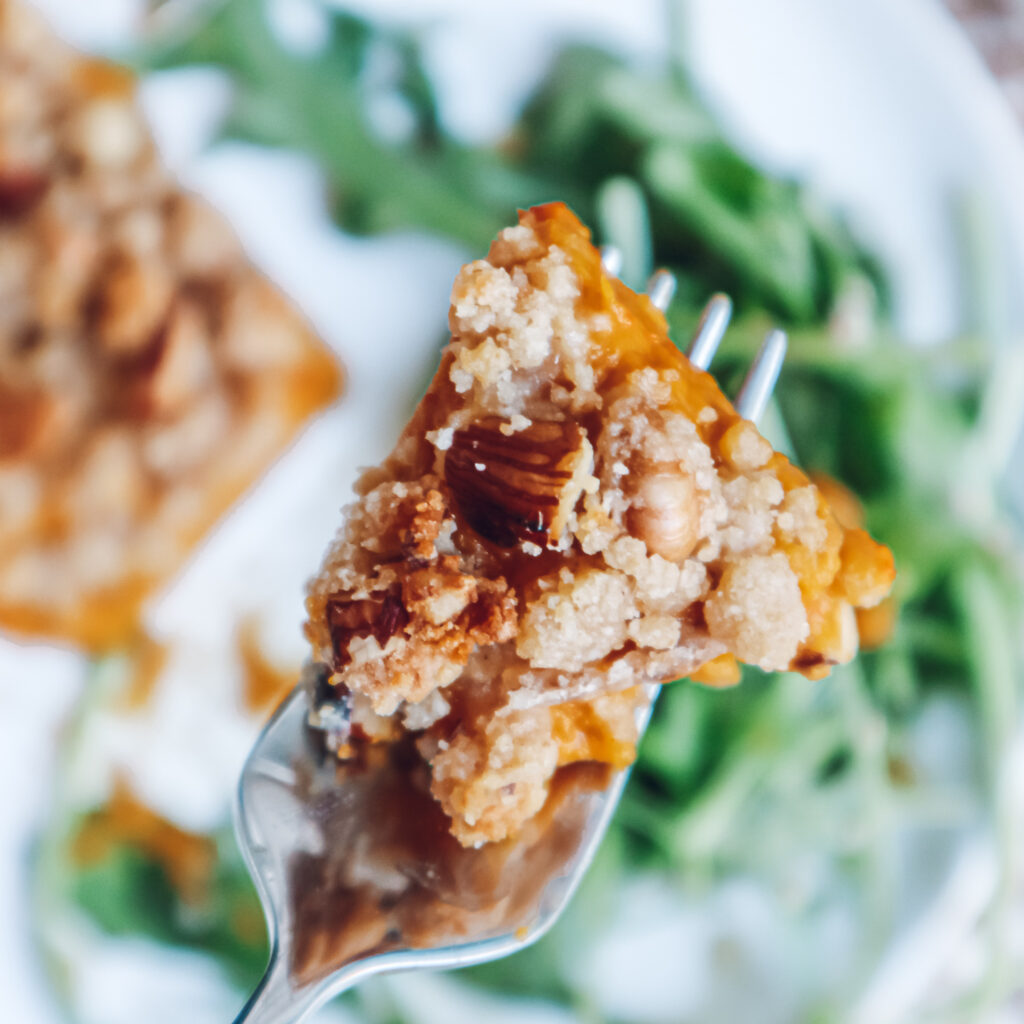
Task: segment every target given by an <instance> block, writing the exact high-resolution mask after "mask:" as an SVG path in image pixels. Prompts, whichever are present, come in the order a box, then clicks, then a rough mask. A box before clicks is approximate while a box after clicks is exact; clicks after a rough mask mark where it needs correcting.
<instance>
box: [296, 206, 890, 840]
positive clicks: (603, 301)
mask: <svg viewBox="0 0 1024 1024" xmlns="http://www.w3.org/2000/svg"><path fill="white" fill-rule="evenodd" d="M450 326H451V332H452V340H451V344H450V345H449V346H448V348H447V349H446V351H445V353H444V358H443V360H442V363H441V367H440V369H439V371H438V373H437V376H436V377H435V379H434V381H433V383H432V385H431V387H430V389H429V391H428V393H427V395H426V397H425V398H424V400H423V402H422V403H421V404H420V406H419V408H418V410H417V411H416V413H415V414H414V416H413V418H412V421H411V422H410V424H409V425H408V427H407V428H406V430H405V432H404V433H403V435H402V437H401V439H400V440H399V442H398V445H397V446H396V448H395V450H394V452H393V453H392V455H391V456H390V458H389V459H388V460H387V461H386V462H385V463H384V465H383V466H382V467H380V468H379V469H375V470H372V471H370V472H368V473H367V474H366V475H365V476H364V477H363V479H362V480H361V481H360V483H359V484H358V485H357V492H358V494H359V498H358V500H357V502H356V504H355V505H353V506H352V507H351V508H350V509H349V510H348V515H347V520H346V524H345V526H344V528H343V530H342V531H341V533H340V534H339V536H338V538H337V540H336V541H335V542H334V544H333V546H332V547H331V549H330V550H329V551H328V553H327V557H326V559H325V562H324V565H323V568H322V570H321V572H320V575H319V576H318V577H317V578H316V579H315V580H313V582H312V583H311V585H310V592H309V599H308V611H309V622H308V626H307V632H308V635H309V638H310V640H311V641H312V644H313V648H314V656H315V657H316V658H317V659H318V660H319V661H322V662H323V663H325V664H327V665H328V666H329V668H330V669H331V671H332V676H331V682H332V683H333V684H334V685H335V686H336V687H338V688H340V689H341V691H342V692H343V693H344V694H346V695H347V698H348V700H349V702H350V705H351V708H352V715H353V722H354V735H355V736H356V737H357V738H362V739H366V740H387V739H391V738H394V737H396V736H397V735H398V734H399V733H400V732H401V731H403V730H404V731H407V732H413V733H415V734H417V735H418V737H419V739H418V748H419V751H420V753H421V755H422V756H423V758H424V759H425V761H426V762H427V763H428V765H429V767H430V772H431V779H432V790H433V793H434V795H435V796H436V798H437V799H438V800H439V801H440V803H441V806H442V807H443V808H444V810H445V812H446V813H447V814H448V815H449V816H450V818H451V822H452V831H453V832H454V834H455V836H456V837H457V838H458V839H459V840H460V841H461V842H462V843H464V844H467V845H474V844H480V843H484V842H490V841H494V840H499V839H502V838H504V837H506V836H509V835H514V834H515V833H516V831H517V830H518V829H519V828H520V826H521V825H522V824H523V823H524V822H525V821H527V820H528V819H529V818H531V816H533V815H534V814H535V813H536V812H537V811H538V810H539V809H540V807H541V806H542V805H543V804H544V801H545V799H546V796H547V793H548V787H549V783H550V780H551V779H552V777H553V775H554V773H555V772H556V771H557V769H558V768H559V767H560V766H563V765H567V764H570V763H574V762H579V761H598V762H602V763H605V764H610V765H613V766H614V767H623V766H625V765H627V764H628V763H629V762H630V761H631V759H632V757H633V754H634V745H635V741H636V738H637V725H636V720H637V719H636V714H637V711H638V709H639V708H641V707H642V706H643V705H644V704H645V702H646V701H647V700H649V690H648V689H647V688H646V687H645V686H644V685H643V684H659V683H664V682H668V681H670V680H672V679H675V678H678V677H680V676H691V677H693V678H695V679H697V680H698V681H704V682H707V683H709V684H716V685H720V684H723V683H730V682H736V681H737V680H738V677H739V673H738V666H737V660H739V661H744V662H748V663H750V664H753V665H757V666H759V667H761V668H763V669H766V670H781V669H792V670H795V671H800V672H803V673H804V674H806V675H810V676H812V677H814V678H819V677H820V676H822V675H825V674H827V672H828V670H829V667H830V666H831V665H835V664H838V663H841V662H844V661H848V660H849V659H850V658H851V657H853V655H854V653H855V652H856V649H857V620H856V616H855V609H856V608H859V607H866V606H870V605H873V604H876V603H877V602H879V601H880V600H881V599H882V598H883V597H884V596H885V595H886V594H887V593H888V590H889V588H890V586H891V583H892V578H893V566H892V558H891V555H890V554H889V552H888V550H887V549H885V548H884V547H882V546H881V545H879V544H876V543H875V542H874V541H873V540H871V538H870V537H869V536H868V535H867V534H866V533H865V532H864V531H863V530H859V529H851V530H845V529H843V527H841V526H840V525H839V523H838V522H837V521H836V519H835V518H834V517H833V516H832V514H831V512H830V511H829V509H828V507H827V505H826V503H825V501H824V499H823V498H822V496H821V494H820V492H819V491H818V489H817V488H816V487H815V486H814V485H813V484H812V483H811V482H810V481H809V480H808V479H807V477H806V476H804V474H803V473H801V472H800V471H799V470H797V469H796V468H795V467H793V466H792V465H790V463H789V462H788V461H787V460H786V459H785V458H784V457H783V456H781V455H779V454H777V453H776V452H774V451H773V450H772V448H771V446H770V445H769V444H768V443H767V442H766V441H765V440H764V438H763V437H761V435H760V434H759V433H758V431H757V430H756V428H755V427H754V426H753V424H751V423H749V422H747V421H745V420H742V419H741V418H740V417H739V416H738V415H737V413H736V411H735V410H734V409H733V407H732V406H731V405H730V403H729V402H728V401H727V400H726V399H725V398H724V397H723V395H722V393H721V391H720V390H719V389H718V387H717V386H716V384H715V383H714V381H713V380H712V378H711V377H710V376H708V375H707V374H706V373H702V372H700V371H698V370H695V369H694V368H693V367H692V366H690V364H689V363H688V362H687V360H686V359H685V358H684V357H683V356H682V355H681V354H680V353H679V351H678V350H677V349H676V348H675V347H674V346H673V345H672V343H671V341H670V340H669V339H668V336H667V333H666V328H665V322H664V319H663V317H662V316H661V315H660V314H659V313H658V312H657V311H656V310H655V309H654V308H653V307H652V306H651V305H650V303H649V302H648V301H647V300H646V298H644V297H642V296H637V295H635V294H634V293H633V292H630V291H629V290H628V289H626V288H625V287H624V286H623V285H622V284H621V283H620V282H617V281H615V280H612V279H610V278H608V277H607V276H606V275H605V274H604V273H603V271H602V269H601V266H600V259H599V255H598V253H597V252H596V250H595V249H594V248H593V246H591V244H590V241H589V235H588V233H587V232H586V230H585V229H584V228H583V227H582V225H580V223H579V222H578V221H577V220H576V218H575V217H574V216H573V215H572V214H571V213H570V212H569V211H568V210H567V209H566V208H565V207H564V206H562V205H560V204H552V205H550V206H545V207H539V208H537V209H534V210H531V211H528V212H527V213H525V214H523V215H522V217H521V220H520V224H519V225H518V226H516V227H512V228H509V229H507V230H505V231H504V232H502V234H501V235H500V236H499V237H498V239H497V240H496V241H495V243H494V244H493V246H492V247H491V251H490V254H489V256H488V259H486V260H478V261H477V262H475V263H471V264H469V265H468V266H467V267H464V268H463V270H462V272H461V273H460V275H459V277H458V279H457V281H456V283H455V287H454V290H453V294H452V305H451V313H450ZM350 749H351V748H350V747H349V748H346V751H347V750H350Z"/></svg>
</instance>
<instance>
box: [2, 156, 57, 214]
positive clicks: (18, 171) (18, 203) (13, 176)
mask: <svg viewBox="0 0 1024 1024" xmlns="http://www.w3.org/2000/svg"><path fill="white" fill-rule="evenodd" d="M49 184H50V183H49V180H48V179H47V177H46V175H45V174H43V173H42V171H37V170H35V169H33V168H29V167H25V168H16V167H3V168H0V223H2V222H3V221H12V220H17V219H18V218H19V217H24V216H25V215H26V214H27V213H29V212H30V211H31V210H32V207H34V206H35V205H36V203H38V202H39V200H40V199H42V198H43V195H44V194H45V192H46V189H47V187H48V185H49Z"/></svg>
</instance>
